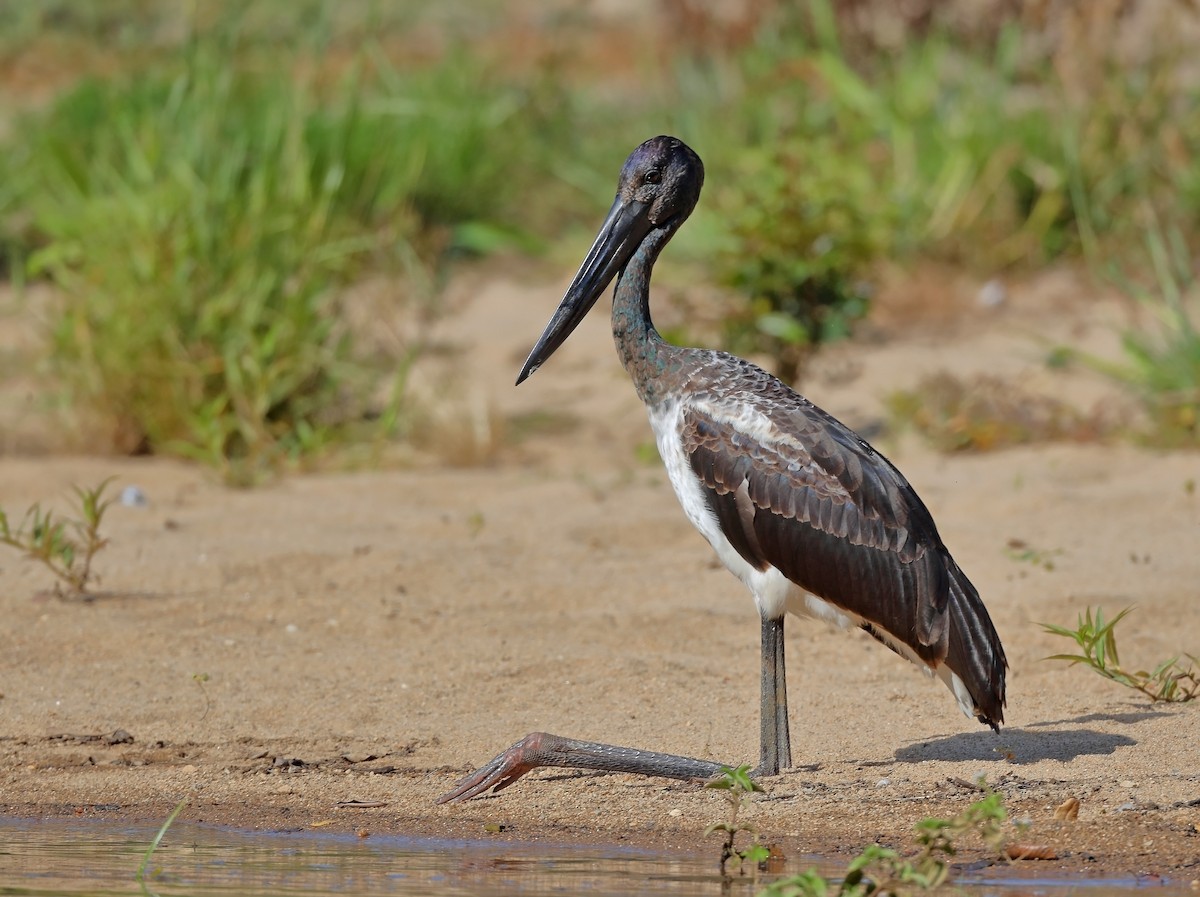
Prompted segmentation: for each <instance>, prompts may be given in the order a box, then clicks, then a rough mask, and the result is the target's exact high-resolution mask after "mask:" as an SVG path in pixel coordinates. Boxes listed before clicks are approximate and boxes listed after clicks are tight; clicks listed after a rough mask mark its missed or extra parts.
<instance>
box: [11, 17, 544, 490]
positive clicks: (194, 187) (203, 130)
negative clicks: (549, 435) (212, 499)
mask: <svg viewBox="0 0 1200 897" xmlns="http://www.w3.org/2000/svg"><path fill="white" fill-rule="evenodd" d="M279 52H284V51H279ZM253 58H255V57H253V56H251V60H252V59H253ZM304 58H305V57H303V55H302V54H301V53H299V52H297V53H296V56H295V58H293V59H291V60H290V61H291V62H292V63H294V65H289V64H288V60H273V61H272V65H271V66H269V67H262V66H259V67H255V66H253V65H251V64H249V61H248V60H247V58H246V54H245V52H244V48H243V47H242V44H241V43H240V37H239V34H238V32H237V30H236V27H235V26H232V25H231V26H229V27H228V28H225V29H223V30H220V29H219V30H213V31H208V32H204V33H202V34H198V35H197V36H196V37H195V38H194V40H192V41H191V42H190V43H188V44H187V45H186V46H184V47H183V48H182V49H181V50H180V52H179V53H178V55H177V57H173V58H170V59H155V60H154V61H153V63H152V64H150V65H149V66H148V68H147V69H146V70H144V71H138V72H136V74H133V75H129V74H123V75H121V76H119V77H115V78H108V79H101V78H89V79H84V80H83V81H82V82H81V83H79V84H77V85H76V86H75V87H74V88H73V89H71V90H69V91H67V92H66V93H64V94H63V95H62V96H60V97H58V98H57V99H56V100H55V102H53V103H52V104H51V105H50V106H49V107H48V108H47V109H45V110H38V111H36V112H34V113H31V114H29V115H28V116H27V117H26V119H25V120H24V121H23V122H22V125H21V127H18V128H14V129H12V136H11V137H10V138H9V139H8V140H7V141H6V142H7V143H8V144H9V145H8V146H7V147H6V149H7V150H8V151H9V152H8V153H7V155H6V157H5V162H4V167H5V174H6V175H10V174H11V178H8V177H6V178H5V186H4V187H3V188H0V192H3V195H2V196H0V214H3V215H4V218H5V219H6V220H5V221H3V222H0V230H7V231H8V232H9V233H10V234H11V233H14V232H15V230H16V229H17V228H16V225H14V224H13V223H12V222H13V221H18V222H19V223H20V228H19V230H20V232H21V234H23V237H22V239H23V240H24V241H25V243H26V246H25V249H24V250H23V252H24V253H28V254H29V255H30V263H29V271H30V272H31V273H32V274H33V275H34V276H45V277H48V278H50V279H51V280H53V281H54V283H55V285H56V286H57V287H58V297H59V299H60V304H59V306H58V308H56V309H55V314H54V315H53V317H52V320H53V322H54V323H53V325H52V334H51V346H50V352H51V365H50V367H51V372H52V374H53V375H54V377H55V381H56V384H57V385H59V386H60V387H61V388H62V390H63V392H64V393H65V399H66V401H65V402H64V404H65V405H66V406H67V407H69V408H71V409H74V411H75V412H76V416H77V418H78V420H79V422H80V424H81V425H82V427H83V429H84V430H85V431H87V432H88V435H90V436H93V437H94V436H99V437H100V438H101V439H103V440H105V441H107V442H108V443H109V444H110V445H111V446H113V447H115V448H117V449H118V450H123V451H130V452H154V453H172V454H180V455H184V456H187V457H192V458H197V459H200V460H203V461H205V462H206V463H209V464H212V465H214V466H216V467H218V468H219V469H221V470H222V472H223V473H224V475H225V477H226V479H227V480H229V481H231V482H237V483H249V482H254V481H255V480H256V479H258V478H259V477H261V476H262V475H264V473H267V472H269V471H271V470H273V469H274V468H276V467H277V466H278V465H279V464H280V463H282V462H297V461H304V460H305V459H309V458H313V457H316V456H319V455H320V454H321V453H322V452H323V451H324V450H325V449H326V448H327V447H329V446H330V445H331V444H333V443H335V442H336V441H338V440H339V438H340V437H343V436H344V435H345V434H346V433H347V432H349V431H351V430H353V431H355V432H358V431H361V430H362V429H363V428H364V425H368V424H370V422H372V421H374V422H376V426H377V427H384V426H391V427H393V428H395V427H396V426H397V424H398V423H399V421H398V415H397V414H396V413H394V407H392V408H388V409H384V410H383V411H381V410H380V408H379V407H378V403H379V402H380V397H379V396H380V393H382V392H384V390H381V389H380V388H378V384H379V382H380V381H381V380H385V379H386V375H385V374H384V373H383V371H384V368H385V367H399V368H400V369H401V370H402V371H403V370H404V369H406V368H407V365H408V363H409V362H410V361H411V357H412V355H413V354H414V351H415V348H414V347H413V346H409V345H402V346H400V347H399V349H398V351H392V352H391V356H392V357H382V353H379V354H378V355H376V356H375V357H368V356H367V354H366V352H365V351H363V350H362V348H361V344H362V343H363V342H364V341H363V340H361V339H359V338H358V337H360V336H361V335H362V333H363V332H364V331H366V330H367V329H368V327H369V328H370V332H371V334H372V335H374V334H375V332H376V331H377V330H378V326H377V322H376V321H374V320H372V321H371V322H370V324H366V323H358V322H357V321H356V319H355V317H354V315H353V314H352V313H351V312H350V311H348V309H347V304H348V302H349V301H352V300H348V299H347V298H346V296H345V295H344V294H343V292H342V291H343V288H344V287H345V286H346V285H347V284H348V283H350V282H351V281H352V280H354V279H355V278H357V277H359V276H360V275H362V274H363V273H364V271H368V270H372V271H382V272H384V273H386V274H395V273H397V272H399V273H400V274H401V275H403V279H404V288H403V289H402V290H399V291H398V294H399V295H400V297H401V298H402V300H407V303H408V306H409V309H410V310H411V312H410V313H408V315H407V316H408V317H411V318H416V319H418V320H422V321H423V320H427V319H428V318H430V317H432V316H433V315H435V314H436V313H437V310H438V308H437V302H436V297H437V296H438V294H439V290H440V285H441V282H442V279H443V275H444V272H445V269H446V263H447V262H448V260H450V259H452V258H453V257H454V256H455V255H456V254H461V253H463V252H482V251H492V250H494V249H495V248H497V247H498V246H506V245H515V244H519V245H526V246H527V245H528V243H527V242H522V240H523V238H522V236H521V234H522V231H521V229H520V227H519V226H517V224H518V223H519V221H520V212H521V207H522V203H523V200H524V193H523V192H522V188H521V184H522V182H524V183H528V182H529V181H530V180H532V179H533V177H534V176H535V175H538V174H541V172H540V171H539V170H538V166H539V165H540V164H541V163H542V162H543V161H544V159H545V155H544V153H545V152H546V150H544V149H543V143H549V144H552V141H543V138H545V137H548V136H552V134H553V133H555V128H556V127H558V125H557V124H556V122H557V121H558V114H557V113H558V108H559V106H558V104H559V103H561V102H562V101H563V97H564V96H565V94H564V93H563V92H561V91H556V90H555V89H554V86H553V84H552V83H551V82H550V81H549V80H547V81H546V82H545V83H543V82H540V81H537V82H532V83H523V82H518V81H516V80H513V79H502V78H498V77H496V76H495V75H494V73H492V72H490V71H488V70H487V69H486V68H485V66H484V64H483V63H482V62H479V61H478V60H476V59H475V58H474V57H471V56H468V55H467V54H465V53H458V54H455V53H452V54H448V55H447V57H446V58H445V59H444V60H443V61H442V62H440V63H438V64H436V65H427V66H425V67H422V68H420V69H418V70H416V71H412V72H409V71H402V70H399V69H397V68H395V67H394V66H392V65H391V64H390V63H389V62H388V61H387V59H386V58H384V57H383V55H382V53H381V52H377V51H376V48H375V47H374V45H373V44H371V43H370V42H369V41H368V42H367V47H366V49H364V50H362V51H360V52H358V53H356V54H355V55H354V56H353V57H352V64H351V66H350V68H349V72H348V74H346V75H345V76H344V77H342V78H340V79H338V80H337V82H336V89H330V88H328V87H327V86H326V85H325V84H323V83H321V82H320V81H319V79H318V78H317V77H316V76H311V77H305V76H304V75H303V74H297V72H296V71H294V69H298V68H299V67H300V64H301V61H302V59H304ZM520 172H527V174H526V175H524V177H522V176H521V175H520V174H519V173H520ZM551 192H553V191H551ZM6 226H7V227H6ZM396 304H398V303H392V304H391V306H390V307H389V308H388V309H386V310H385V311H387V312H389V313H392V314H394V313H395V306H396ZM359 317H360V318H362V317H364V315H360V316H359ZM356 324H357V327H356ZM411 329H412V330H414V331H415V332H417V333H418V336H415V337H412V339H414V340H416V339H419V338H420V336H419V334H420V333H422V332H423V331H422V330H421V328H420V327H416V328H411ZM406 339H408V337H403V338H400V337H398V338H397V341H398V342H404V341H405V340H406ZM416 348H419V347H416ZM395 355H399V356H400V362H399V363H397V360H396V358H395V357H394V356H395ZM403 384H404V378H403V376H398V377H397V378H396V380H395V383H394V389H393V392H396V393H398V392H399V390H400V389H401V388H402V387H403ZM397 401H398V399H397V398H396V397H395V396H394V397H393V399H392V404H393V406H394V405H395V403H396V402H397Z"/></svg>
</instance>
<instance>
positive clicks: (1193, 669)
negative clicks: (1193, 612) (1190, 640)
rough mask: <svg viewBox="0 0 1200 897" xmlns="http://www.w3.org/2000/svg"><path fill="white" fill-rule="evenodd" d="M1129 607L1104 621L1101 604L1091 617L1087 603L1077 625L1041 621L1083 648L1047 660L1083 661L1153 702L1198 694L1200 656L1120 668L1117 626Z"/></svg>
mask: <svg viewBox="0 0 1200 897" xmlns="http://www.w3.org/2000/svg"><path fill="white" fill-rule="evenodd" d="M1132 610H1133V608H1132V607H1127V608H1125V609H1124V610H1123V611H1121V612H1120V613H1119V614H1117V615H1116V616H1115V617H1113V618H1112V619H1111V620H1109V621H1107V622H1105V620H1104V611H1103V609H1102V608H1099V607H1097V608H1096V614H1095V616H1094V617H1093V616H1092V609H1091V608H1090V607H1089V608H1087V611H1086V612H1085V613H1084V614H1080V616H1079V622H1078V625H1077V626H1076V627H1075V628H1074V629H1068V628H1067V627H1066V626H1055V625H1054V624H1052V623H1042V624H1041V626H1042V628H1043V629H1044V630H1046V632H1049V633H1052V634H1053V635H1061V636H1062V637H1063V638H1068V639H1071V640H1072V641H1074V642H1075V644H1077V645H1078V646H1079V649H1080V651H1081V652H1082V653H1080V654H1053V655H1051V656H1050V657H1047V658H1046V660H1065V661H1066V662H1067V663H1069V664H1072V665H1074V664H1077V663H1082V664H1084V665H1085V666H1088V667H1091V668H1092V669H1093V670H1095V671H1096V672H1097V673H1098V674H1099V675H1101V676H1103V677H1104V678H1105V679H1111V680H1112V681H1113V682H1117V683H1120V684H1121V685H1124V686H1126V687H1127V688H1132V689H1133V690H1134V691H1140V692H1141V693H1142V694H1144V695H1146V696H1147V697H1148V698H1150V700H1151V701H1154V702H1158V701H1164V702H1183V701H1191V700H1194V699H1195V698H1197V697H1200V669H1197V667H1198V666H1200V659H1198V658H1197V657H1196V656H1195V655H1193V654H1183V655H1176V656H1175V657H1171V658H1168V659H1167V660H1164V661H1163V662H1162V663H1160V664H1159V665H1158V666H1156V667H1155V668H1154V669H1153V670H1149V671H1147V670H1137V671H1135V672H1129V671H1127V670H1124V669H1122V668H1121V660H1120V657H1119V656H1118V654H1117V635H1116V628H1117V624H1118V623H1120V622H1121V620H1123V619H1124V618H1125V615H1126V614H1128V613H1129V612H1130V611H1132ZM1180 656H1182V657H1186V658H1187V659H1188V660H1189V661H1190V663H1188V664H1187V666H1184V665H1183V664H1182V663H1180V660H1179V659H1180Z"/></svg>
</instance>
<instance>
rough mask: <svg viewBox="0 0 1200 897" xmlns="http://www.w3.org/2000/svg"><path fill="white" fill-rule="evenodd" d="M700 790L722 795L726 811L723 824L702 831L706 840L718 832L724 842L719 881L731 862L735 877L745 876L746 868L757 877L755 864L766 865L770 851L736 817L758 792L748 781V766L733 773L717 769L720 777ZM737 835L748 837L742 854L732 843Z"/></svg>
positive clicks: (733, 770)
mask: <svg viewBox="0 0 1200 897" xmlns="http://www.w3.org/2000/svg"><path fill="white" fill-rule="evenodd" d="M704 787H705V788H713V789H716V790H719V791H723V792H724V794H725V800H726V803H727V805H728V807H729V818H728V819H726V820H725V821H723V822H714V823H713V824H712V825H710V826H709V827H708V828H706V829H705V830H704V837H706V838H707V837H708V836H709V835H711V834H713V833H714V832H721V833H723V834H724V836H725V840H724V841H723V842H722V844H721V875H722V877H725V876H726V874H727V873H726V866H727V865H728V864H729V862H730V861H732V862H733V864H734V866H735V867H736V868H737V871H738V873H739V874H745V870H746V868H747V867H749V868H750V869H751V870H753V874H754V875H755V877H757V870H758V864H759V863H762V862H765V861H766V859H767V857H768V856H769V855H770V851H769V850H768V849H767V848H766V847H764V846H763V845H762V844H759V843H758V830H757V829H755V828H754V827H753V826H751V825H747V824H746V823H744V822H738V815H739V814H740V813H741V811H742V808H743V807H744V806H745V804H746V802H747V800H748V799H749V797H750V795H751V794H753V793H754V792H755V791H762V790H763V789H762V786H761V785H759V784H758V782H756V781H754V779H752V778H751V777H750V766H749V764H745V765H742V766H739V767H737V768H736V769H734V768H732V767H729V766H723V767H721V772H720V775H718V776H717V778H715V779H714V780H713V781H711V782H709V783H707V784H706V785H705V786H704ZM739 832H746V833H747V834H749V835H751V837H752V840H751V843H750V845H749V846H748V847H746V848H744V849H742V850H738V849H737V848H736V846H735V843H734V842H735V840H736V839H737V836H738V833H739Z"/></svg>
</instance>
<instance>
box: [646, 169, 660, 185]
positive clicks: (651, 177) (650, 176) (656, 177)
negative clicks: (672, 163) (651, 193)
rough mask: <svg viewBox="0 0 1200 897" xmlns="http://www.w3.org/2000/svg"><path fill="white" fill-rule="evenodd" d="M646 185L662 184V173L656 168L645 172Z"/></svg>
mask: <svg viewBox="0 0 1200 897" xmlns="http://www.w3.org/2000/svg"><path fill="white" fill-rule="evenodd" d="M646 183H647V184H661V183H662V172H661V171H660V170H659V169H657V168H651V169H650V170H649V171H647V172H646Z"/></svg>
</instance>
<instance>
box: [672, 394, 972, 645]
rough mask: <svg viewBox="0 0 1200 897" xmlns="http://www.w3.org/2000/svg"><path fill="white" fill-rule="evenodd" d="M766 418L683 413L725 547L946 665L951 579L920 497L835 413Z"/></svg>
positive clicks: (685, 437)
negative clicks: (766, 421) (766, 423)
mask: <svg viewBox="0 0 1200 897" xmlns="http://www.w3.org/2000/svg"><path fill="white" fill-rule="evenodd" d="M801 410H803V411H806V412H807V411H811V410H815V409H812V406H807V407H805V408H803V409H801ZM744 414H745V412H744V411H743V416H744ZM770 424H771V425H772V426H770V427H767V426H763V425H762V422H761V421H758V422H756V423H755V422H747V421H745V420H738V421H736V422H735V421H734V420H732V419H730V418H722V417H720V416H719V415H718V414H717V413H714V411H713V409H710V408H705V407H704V406H703V405H702V404H700V403H696V404H692V405H690V406H689V407H688V408H686V409H685V410H684V412H683V414H682V417H681V432H680V435H681V437H682V442H683V448H684V452H685V454H686V455H687V457H688V458H689V460H690V463H691V466H692V469H693V471H695V473H696V475H697V476H698V477H699V479H700V481H701V483H702V484H703V487H704V491H705V498H706V500H707V502H708V504H709V506H710V508H712V510H713V512H714V514H715V515H716V516H717V519H718V521H719V522H720V525H721V529H722V531H723V532H724V533H725V535H726V537H727V538H728V539H729V541H730V544H731V545H732V546H733V547H734V549H735V550H736V551H737V552H738V553H739V554H740V555H741V556H742V557H743V558H744V559H745V560H746V561H747V562H748V563H750V564H752V565H753V566H755V567H756V568H757V569H760V570H762V569H765V568H766V565H767V564H770V565H772V566H774V567H776V568H778V569H779V570H780V571H781V572H782V573H783V574H784V576H786V577H787V578H788V579H790V580H791V581H792V582H795V583H796V584H797V585H799V586H800V587H801V588H803V589H805V590H807V591H809V592H811V593H813V594H814V595H818V596H819V597H821V598H823V599H825V600H826V601H829V602H831V603H833V604H835V605H837V606H839V607H842V608H844V609H845V610H848V611H850V612H851V613H854V614H856V615H857V616H859V617H862V618H863V619H865V620H867V621H869V622H870V623H872V624H874V625H876V626H878V627H880V628H883V629H885V630H887V631H888V632H890V633H892V634H893V635H894V636H895V637H896V638H899V639H902V640H903V641H904V642H905V643H907V644H909V645H910V646H911V647H912V648H913V650H914V651H915V652H916V653H917V655H918V656H920V657H921V658H922V659H924V660H926V661H927V662H931V663H937V662H940V661H941V660H942V659H944V658H945V656H946V650H947V645H946V633H947V625H946V605H947V601H948V599H949V594H950V583H949V575H948V573H947V569H946V565H945V563H944V561H943V557H942V556H943V554H944V553H945V548H944V546H942V544H941V541H940V539H939V538H938V537H937V532H936V529H935V528H934V526H933V521H932V519H931V518H930V517H929V512H928V511H927V510H926V509H925V507H924V505H923V504H921V502H920V499H919V498H917V497H916V494H915V493H914V492H913V490H912V488H911V487H910V486H909V485H908V483H907V482H906V481H905V480H904V478H903V477H902V476H901V475H900V474H899V472H897V471H896V470H895V468H894V467H892V466H891V464H890V462H888V461H887V460H886V459H885V458H883V456H882V455H879V454H878V453H876V452H875V451H874V450H873V449H872V448H871V447H870V446H869V445H867V444H866V443H865V442H863V441H862V440H859V439H858V438H857V437H856V436H854V434H853V433H851V432H850V431H849V430H848V429H846V428H845V427H843V426H842V425H841V424H838V423H837V422H836V421H835V420H834V419H833V418H828V417H827V416H825V417H823V416H821V415H814V414H808V413H805V414H795V415H791V416H789V417H788V418H787V419H786V420H785V421H784V422H783V424H782V425H780V423H779V420H778V416H777V415H773V416H772V418H771V419H770ZM739 494H741V496H742V500H741V502H740V504H741V506H742V507H741V508H740V509H739V500H738V496H739ZM748 509H752V513H747V510H748Z"/></svg>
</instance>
